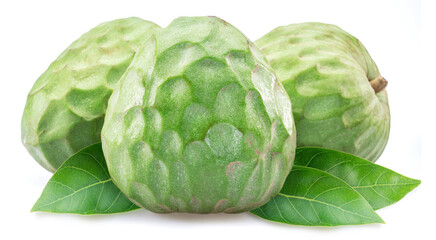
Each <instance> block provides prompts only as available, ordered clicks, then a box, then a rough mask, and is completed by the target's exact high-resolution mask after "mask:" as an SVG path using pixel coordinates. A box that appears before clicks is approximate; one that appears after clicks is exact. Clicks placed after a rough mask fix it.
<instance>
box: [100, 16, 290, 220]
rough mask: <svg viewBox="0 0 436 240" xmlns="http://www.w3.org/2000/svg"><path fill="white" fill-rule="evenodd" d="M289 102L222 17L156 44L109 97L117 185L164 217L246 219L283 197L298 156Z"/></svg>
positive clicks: (162, 36) (192, 21)
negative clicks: (231, 216)
mask: <svg viewBox="0 0 436 240" xmlns="http://www.w3.org/2000/svg"><path fill="white" fill-rule="evenodd" d="M295 140H296V137H295V130H294V122H293V119H292V109H291V102H290V100H289V98H288V96H287V94H286V91H285V90H284V88H283V86H282V85H281V83H280V82H279V81H278V80H277V79H276V76H275V74H274V73H273V72H272V70H271V68H270V66H269V65H268V64H267V62H266V59H265V57H264V56H263V55H262V54H261V53H260V51H259V50H258V49H257V48H256V47H255V46H254V45H253V44H252V43H251V42H250V41H249V40H248V39H247V38H246V37H245V36H244V35H243V34H242V33H241V32H239V31H238V30H237V29H236V28H234V27H233V26H232V25H230V24H229V23H227V22H225V21H223V20H221V19H219V18H215V17H193V18H188V17H183V18H178V19H176V20H174V21H173V22H172V23H171V24H170V25H169V26H168V27H167V28H165V29H163V30H162V31H161V32H159V33H158V34H157V35H156V37H152V38H151V40H150V41H149V42H147V43H146V44H145V46H144V48H142V49H141V50H140V51H139V52H138V53H137V54H136V56H135V58H134V60H133V61H132V64H131V65H130V66H129V68H128V70H127V71H126V73H125V75H124V76H123V77H122V79H121V80H120V86H119V88H117V89H116V90H115V91H114V93H113V95H112V96H111V98H110V100H109V104H108V111H107V115H106V118H105V123H104V125H103V130H102V143H103V151H104V154H105V157H106V161H107V163H108V168H109V173H110V174H111V177H112V178H113V180H114V182H115V183H116V184H117V186H118V187H119V188H120V189H121V191H122V192H123V193H125V194H126V195H127V196H128V197H129V198H130V199H131V200H132V201H133V202H134V203H136V204H137V205H138V206H142V207H144V208H147V209H148V210H151V211H154V212H159V213H165V212H195V213H217V212H228V213H230V212H243V211H248V210H251V209H254V208H256V207H259V206H261V205H263V204H264V203H266V202H267V201H269V200H270V199H271V198H272V197H274V196H275V195H276V194H277V193H278V192H279V190H280V189H281V187H282V185H283V183H284V180H285V178H286V176H287V175H288V173H289V172H290V170H291V167H292V164H293V159H294V153H295Z"/></svg>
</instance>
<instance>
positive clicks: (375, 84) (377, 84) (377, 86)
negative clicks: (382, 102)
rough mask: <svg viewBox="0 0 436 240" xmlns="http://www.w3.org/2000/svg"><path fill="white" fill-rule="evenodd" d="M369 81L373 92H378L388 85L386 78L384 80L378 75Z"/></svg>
mask: <svg viewBox="0 0 436 240" xmlns="http://www.w3.org/2000/svg"><path fill="white" fill-rule="evenodd" d="M369 83H370V84H371V87H372V89H374V92H375V93H379V92H380V91H382V90H383V89H385V88H386V86H387V85H388V80H386V79H385V78H384V77H382V76H378V77H377V78H375V79H373V80H371V81H369Z"/></svg>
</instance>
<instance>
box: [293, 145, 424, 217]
mask: <svg viewBox="0 0 436 240" xmlns="http://www.w3.org/2000/svg"><path fill="white" fill-rule="evenodd" d="M294 165H298V166H306V167H312V168H316V169H319V170H322V171H325V172H328V173H330V174H332V175H334V176H336V177H338V178H340V179H342V180H343V181H344V182H346V183H347V184H348V185H350V186H351V187H352V188H353V189H354V190H356V191H358V192H359V193H360V194H361V195H362V196H363V197H364V198H365V199H366V200H367V201H368V202H369V204H371V206H372V207H373V208H374V209H375V210H377V209H380V208H383V207H386V206H388V205H391V204H393V203H395V202H398V201H399V200H400V199H402V198H403V197H404V196H405V195H406V194H407V193H409V192H410V191H412V190H413V189H414V188H415V187H417V186H418V185H419V184H420V183H421V181H420V180H416V179H412V178H408V177H405V176H403V175H401V174H398V173H396V172H394V171H392V170H390V169H387V168H385V167H382V166H380V165H377V164H375V163H372V162H370V161H368V160H365V159H362V158H359V157H356V156H353V155H351V154H348V153H343V152H338V151H335V150H330V149H324V148H316V147H302V148H298V149H297V151H296V156H295V162H294Z"/></svg>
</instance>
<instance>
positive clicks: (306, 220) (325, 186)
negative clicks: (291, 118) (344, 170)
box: [252, 166, 383, 226]
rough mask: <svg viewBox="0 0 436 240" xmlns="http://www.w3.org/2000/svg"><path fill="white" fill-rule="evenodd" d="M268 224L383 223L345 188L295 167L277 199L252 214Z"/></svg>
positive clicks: (334, 179) (320, 173) (334, 180)
mask: <svg viewBox="0 0 436 240" xmlns="http://www.w3.org/2000/svg"><path fill="white" fill-rule="evenodd" d="M252 213H253V214H255V215H257V216H259V217H261V218H265V219H268V220H272V221H276V222H282V223H288V224H294V225H306V226H338V225H357V224H368V223H383V220H382V219H381V218H380V217H379V216H378V215H377V213H375V212H374V210H373V209H372V207H371V206H370V205H369V204H368V202H367V201H366V200H365V199H364V198H363V197H362V196H361V195H360V194H359V193H358V192H356V191H355V190H354V189H352V188H351V187H350V186H349V185H348V184H346V183H345V182H343V181H342V180H340V179H339V178H337V177H335V176H333V175H331V174H329V173H326V172H323V171H321V170H318V169H315V168H310V167H301V166H294V168H293V169H292V171H291V173H290V174H289V176H288V177H287V179H286V181H285V184H284V186H283V188H282V190H281V192H280V193H279V195H278V196H277V197H275V198H274V199H272V200H271V201H269V202H268V203H267V204H265V205H263V206H262V207H260V208H257V209H255V210H253V211H252Z"/></svg>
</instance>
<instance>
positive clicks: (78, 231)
mask: <svg viewBox="0 0 436 240" xmlns="http://www.w3.org/2000/svg"><path fill="white" fill-rule="evenodd" d="M435 12H436V8H435V4H434V2H433V3H430V1H426V2H420V1H295V2H291V1H274V0H267V1H265V2H261V1H254V0H251V1H246V2H244V1H237V0H231V1H227V0H220V1H188V0H180V1H174V2H168V1H163V0H160V1H159V0H154V1H126V0H119V1H89V0H88V1H71V2H63V1H50V2H49V1H27V2H24V1H2V2H1V3H0V70H1V71H0V74H1V75H0V77H1V80H0V81H1V85H0V104H1V105H0V110H1V111H0V123H1V124H0V128H1V129H0V141H1V142H0V161H1V165H0V179H1V181H0V184H1V186H0V187H1V188H0V189H1V193H0V219H1V223H0V239H11V238H13V239H18V238H21V237H23V239H24V238H26V237H28V238H36V239H39V238H41V239H61V238H62V239H80V238H82V239H91V238H99V239H115V238H123V239H156V238H159V239H161V238H170V237H174V238H175V239H200V238H204V239H237V238H239V239H242V238H247V239H279V238H280V239H336V240H337V239H383V238H384V239H387V238H389V239H391V238H398V237H401V239H402V238H403V237H404V238H414V239H417V238H418V239H426V238H427V239H428V238H432V239H435V238H434V237H435V235H436V234H435V227H434V225H435V221H434V215H435V214H436V210H435V209H436V208H435V201H434V196H435V194H434V192H435V191H436V185H435V184H436V183H435V175H436V172H435V171H436V170H435V163H436V157H435V156H434V155H435V154H434V153H432V152H433V151H432V150H433V149H434V148H435V144H436V141H435V140H434V139H435V136H436V131H435V129H436V127H435V110H436V108H435V103H436V100H435V99H436V98H435V97H434V95H435V93H434V92H435V90H434V86H435V84H434V82H435V81H436V77H435V74H434V72H435V68H436V66H435V64H436V60H435V59H436V57H435V52H434V50H435V47H434V44H435V43H436V38H435V32H434V30H435V29H436V28H435V26H434V24H432V22H433V23H435V22H436V20H435V17H434V16H431V15H432V14H435ZM196 15H216V16H219V17H221V18H223V19H225V20H226V21H228V22H230V23H231V24H233V25H234V26H236V27H237V28H239V29H240V30H241V31H242V32H243V33H245V34H246V35H247V36H248V37H249V38H250V39H251V40H253V41H254V40H256V39H257V38H259V37H261V36H262V35H263V34H265V33H267V32H268V31H270V30H272V29H273V28H275V27H277V26H279V25H287V24H290V23H298V22H306V21H321V22H326V23H332V24H336V25H338V26H340V27H341V28H343V29H344V30H346V31H348V32H350V33H351V34H352V35H354V36H356V37H357V38H359V39H360V40H361V41H362V42H363V44H364V45H365V46H366V47H367V49H368V51H369V52H370V54H371V55H372V57H373V58H374V60H375V62H376V63H377V65H378V67H379V69H380V71H381V73H382V75H383V76H384V77H385V78H386V79H388V80H389V86H388V93H389V100H390V107H391V115H392V126H391V135H390V140H389V143H388V146H387V148H386V150H385V152H384V154H383V155H382V157H381V159H380V160H379V161H378V162H377V163H378V164H380V165H383V166H385V167H388V168H391V169H393V170H395V171H397V172H399V173H402V174H404V175H406V176H408V177H412V178H418V179H421V180H422V184H421V185H420V186H419V187H418V188H417V189H415V190H414V191H412V192H411V193H410V194H408V195H407V196H406V197H405V198H404V199H403V200H401V201H400V202H398V203H397V204H394V205H392V206H389V207H387V208H384V209H381V210H378V211H377V212H378V214H379V215H380V216H381V217H382V218H383V219H384V220H385V222H386V224H372V225H364V226H346V227H334V228H326V227H301V226H291V225H284V224H279V223H273V222H269V221H265V220H262V219H260V218H257V217H255V216H253V215H250V214H249V213H243V214H237V215H226V214H218V215H193V214H167V215H160V214H154V213H150V212H147V211H145V210H138V211H134V212H130V213H124V214H116V215H109V216H78V215H68V214H49V213H30V209H31V207H32V205H33V203H34V202H35V201H36V200H37V198H38V197H39V195H40V193H41V191H42V190H43V188H44V186H45V184H46V182H47V181H48V180H49V178H50V176H51V174H50V173H49V172H47V171H46V170H44V169H43V168H41V167H40V166H39V165H38V164H37V163H36V162H35V161H34V160H33V159H32V158H31V156H30V155H29V154H28V153H27V151H26V150H25V148H24V147H23V146H22V144H21V140H20V134H21V133H20V120H21V114H22V111H23V108H24V104H25V101H26V95H27V93H28V91H29V90H30V88H31V87H32V85H33V83H34V81H35V80H36V79H37V78H38V77H39V75H40V74H42V73H43V71H45V69H46V68H47V67H48V65H49V64H50V63H51V62H52V61H53V60H54V59H55V58H56V57H57V56H58V54H60V53H61V52H62V51H63V50H64V49H65V48H66V47H67V46H68V45H69V44H70V43H71V42H72V41H73V40H75V39H77V38H78V37H79V36H80V35H81V34H83V33H84V32H86V31H88V30H89V29H91V28H92V27H94V26H96V25H97V24H99V23H101V22H103V21H109V20H113V19H116V18H123V17H129V16H138V17H141V18H143V19H146V20H150V21H153V22H155V23H157V24H159V25H160V26H162V27H165V26H166V25H168V24H169V23H170V22H171V21H172V19H174V18H176V17H178V16H196ZM430 30H433V32H431V31H430ZM426 233H427V234H428V235H426ZM8 236H9V237H8Z"/></svg>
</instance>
